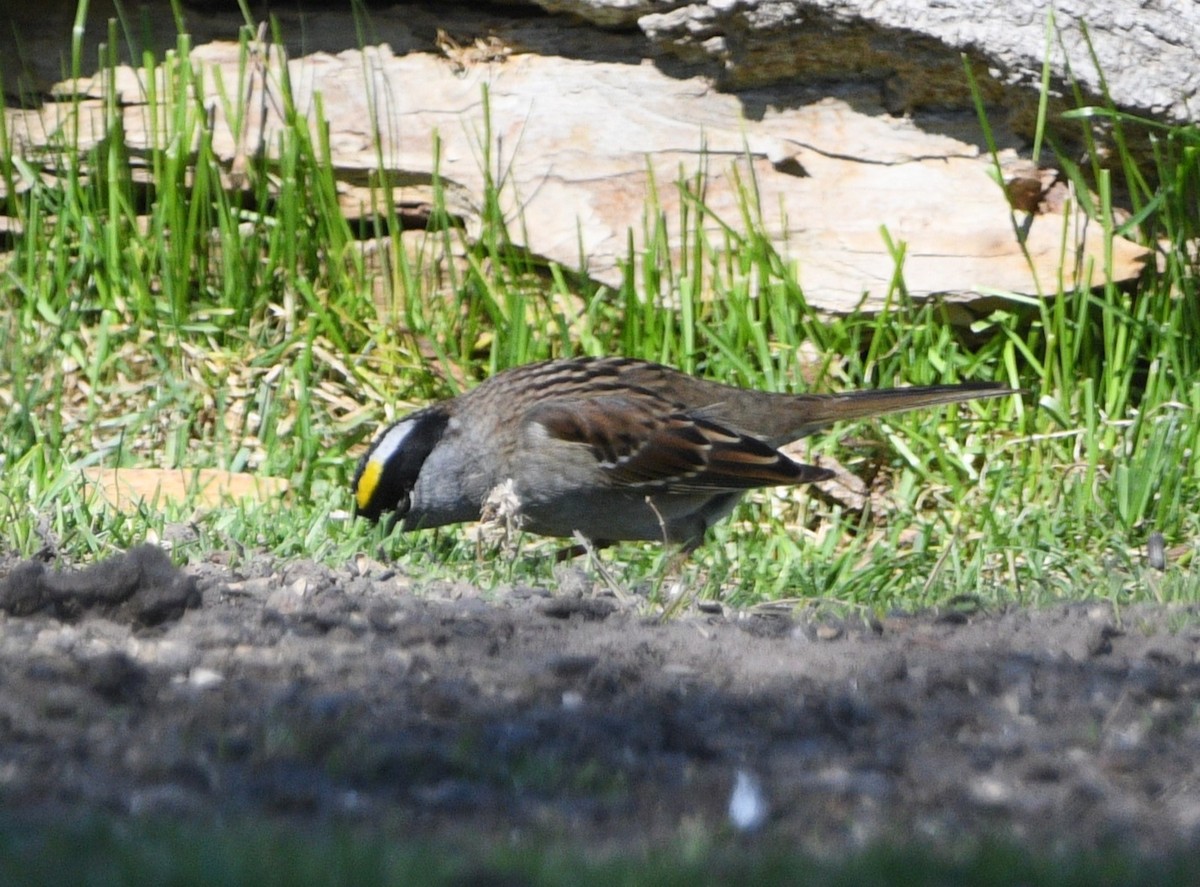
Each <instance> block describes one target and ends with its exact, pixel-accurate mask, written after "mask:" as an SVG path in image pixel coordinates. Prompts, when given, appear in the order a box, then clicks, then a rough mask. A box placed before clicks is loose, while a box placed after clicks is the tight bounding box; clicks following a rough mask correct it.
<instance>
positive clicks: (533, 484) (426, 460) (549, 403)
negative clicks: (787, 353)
mask: <svg viewBox="0 0 1200 887" xmlns="http://www.w3.org/2000/svg"><path fill="white" fill-rule="evenodd" d="M1013 393H1016V392H1015V391H1014V390H1013V389H1010V388H1007V387H1004V386H1003V385H999V384H995V383H990V382H967V383H959V384H951V385H935V386H930V387H910V388H892V389H882V390H866V391H852V392H848V393H843V394H785V393H777V392H767V391H759V390H755V389H749V388H740V387H736V386H733V385H726V384H723V383H720V382H715V381H710V380H707V379H703V378H700V377H697V376H692V375H689V374H687V373H684V372H681V371H679V370H676V369H672V368H671V367H668V366H664V365H662V364H657V363H652V362H649V361H645V360H638V359H635V358H629V357H577V358H560V359H556V360H547V361H541V362H538V363H531V364H525V365H522V366H517V367H514V368H512V369H508V370H504V371H502V372H500V373H497V374H495V375H494V376H492V377H490V378H488V379H487V380H485V381H483V382H481V383H480V384H479V385H477V386H476V387H475V388H472V389H470V390H469V391H467V392H465V393H463V394H460V395H458V396H457V397H453V398H450V399H448V400H442V401H438V402H435V403H433V404H431V405H429V406H426V407H424V408H423V409H419V410H417V411H416V412H414V413H411V414H409V415H407V416H405V417H404V418H402V419H400V420H399V421H397V422H395V423H393V424H391V425H389V426H388V427H387V428H385V429H384V430H383V431H382V432H381V433H380V434H379V435H378V436H377V437H376V438H375V440H374V441H373V443H372V444H371V445H370V447H369V449H368V450H367V452H366V454H365V455H364V456H363V457H362V459H361V460H360V461H359V463H358V467H357V470H356V471H355V474H354V480H353V494H354V501H355V511H356V513H357V514H358V515H360V516H362V517H364V518H366V519H368V520H371V521H378V520H380V519H381V518H383V516H384V515H385V514H389V515H390V523H391V524H393V525H394V524H395V523H396V522H399V524H400V525H401V527H402V529H404V530H418V529H429V528H433V527H439V526H444V525H447V524H454V523H463V522H469V521H476V520H479V519H480V517H481V515H482V514H483V513H484V511H485V507H486V505H487V503H488V502H489V497H490V496H493V495H494V493H495V491H497V490H499V489H502V488H507V489H508V490H509V491H510V492H511V493H512V494H513V495H514V496H515V508H516V515H515V517H516V522H517V525H518V526H519V527H520V529H521V530H522V531H526V532H531V533H535V534H538V535H543V536H555V537H564V538H578V536H580V535H581V536H582V537H583V538H584V539H586V540H588V541H589V542H590V543H591V544H593V545H595V546H596V547H603V546H607V545H610V544H613V543H616V542H621V541H636V540H641V541H660V542H665V543H670V544H677V545H681V546H683V547H684V549H685V550H691V549H694V548H695V547H696V546H698V545H699V544H701V542H702V540H703V538H704V536H705V534H706V533H707V532H708V530H709V528H710V527H712V526H713V525H714V524H716V523H717V522H718V521H720V520H722V519H723V518H725V517H727V516H728V515H729V513H730V512H731V511H732V510H733V508H734V506H735V505H736V504H737V503H738V501H739V500H740V499H741V498H742V496H743V495H744V494H745V493H746V492H747V491H748V490H753V489H756V488H762V487H775V486H792V485H797V484H809V483H814V482H817V481H823V480H828V479H830V478H831V477H833V472H831V471H829V470H828V469H825V468H820V467H816V466H813V465H805V464H803V463H801V462H796V461H794V460H793V459H791V458H789V457H788V456H786V455H784V454H783V453H781V452H779V448H780V447H781V446H783V445H784V444H787V443H790V442H791V441H794V440H797V439H799V438H802V437H805V436H806V435H809V434H812V433H813V432H815V431H818V430H820V429H822V428H826V427H828V426H830V425H832V424H833V423H835V422H839V421H842V420H846V419H859V418H865V417H871V416H877V415H880V414H883V413H890V412H896V411H900V410H910V409H915V408H920V407H930V406H937V405H941V404H950V403H957V402H960V401H966V400H972V399H975V398H983V397H997V396H1001V395H1005V394H1013Z"/></svg>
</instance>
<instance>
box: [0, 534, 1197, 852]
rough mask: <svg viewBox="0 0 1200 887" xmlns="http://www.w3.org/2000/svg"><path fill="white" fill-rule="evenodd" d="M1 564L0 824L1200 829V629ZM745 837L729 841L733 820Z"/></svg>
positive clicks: (1107, 620)
mask: <svg viewBox="0 0 1200 887" xmlns="http://www.w3.org/2000/svg"><path fill="white" fill-rule="evenodd" d="M56 570H57V568H54V567H51V568H44V567H43V566H42V565H41V564H38V563H34V562H26V563H24V564H18V563H17V562H16V561H15V560H14V559H11V558H10V559H8V560H0V611H2V612H0V799H2V803H3V806H4V809H5V810H6V811H7V812H8V813H17V814H21V813H28V814H30V815H35V816H40V815H45V814H53V815H57V813H58V812H63V811H70V812H71V813H75V814H77V813H80V812H85V811H95V812H99V813H102V814H104V815H109V814H116V815H117V816H128V817H139V816H164V815H170V816H181V817H184V818H188V817H204V818H206V819H207V818H209V817H211V816H212V815H214V814H215V815H222V816H225V815H228V816H237V815H240V814H249V815H251V816H259V815H279V816H284V817H301V818H315V819H319V821H323V822H324V821H338V820H342V819H345V820H350V821H367V822H390V823H393V824H395V825H397V827H399V828H402V829H403V831H404V833H405V834H408V835H420V834H423V833H428V834H430V835H435V836H436V835H441V836H446V835H453V834H462V833H463V832H464V831H469V832H470V833H473V834H478V835H492V836H496V837H505V838H511V837H512V836H520V835H526V836H532V837H537V836H550V837H561V836H570V837H571V838H572V839H581V840H584V841H587V842H588V843H589V846H595V847H603V848H612V849H614V850H618V851H619V850H626V849H628V850H634V849H640V848H646V847H649V846H653V845H655V844H658V843H660V842H664V841H668V842H669V841H673V840H679V839H681V838H683V839H686V838H687V836H688V835H709V836H718V837H719V836H720V835H722V834H730V833H731V832H733V831H735V829H734V826H733V825H732V823H731V819H730V812H729V805H730V799H731V793H732V791H733V788H734V786H735V784H736V783H737V782H738V781H739V776H738V774H739V773H740V774H741V778H740V781H741V782H742V783H743V790H742V792H741V793H740V794H739V804H740V807H739V809H740V813H739V815H740V816H742V817H743V820H742V821H743V824H744V825H747V826H748V828H747V831H753V833H754V835H755V836H756V837H754V838H748V839H750V840H757V839H758V838H759V837H769V838H777V839H780V840H782V841H785V842H787V844H788V845H789V846H795V847H797V848H804V849H808V850H813V851H816V852H818V853H819V854H821V855H822V856H828V855H831V854H834V855H836V854H838V853H840V852H843V851H847V850H853V849H855V848H857V847H860V846H863V845H865V844H869V843H871V842H875V841H888V842H892V841H919V842H921V843H923V844H931V843H932V844H933V845H935V846H939V845H951V844H953V843H954V842H959V841H961V840H963V839H970V838H973V837H979V836H992V837H1001V838H1007V839H1013V840H1017V841H1020V842H1023V843H1027V844H1028V845H1030V846H1031V847H1038V848H1043V849H1047V848H1050V849H1058V848H1062V847H1079V848H1089V847H1093V846H1097V845H1104V844H1107V843H1109V842H1113V841H1116V842H1118V843H1121V844H1130V845H1132V846H1134V847H1136V848H1137V849H1138V850H1140V851H1143V852H1150V853H1153V852H1157V851H1163V850H1176V849H1178V848H1180V847H1181V846H1184V847H1186V846H1192V847H1194V846H1195V845H1196V842H1197V840H1198V839H1200V753H1198V751H1197V750H1198V749H1200V664H1198V661H1200V655H1198V650H1200V644H1198V641H1200V621H1198V620H1200V610H1198V609H1196V608H1190V609H1186V610H1183V609H1178V608H1175V609H1168V608H1150V607H1129V608H1124V609H1121V610H1117V609H1115V608H1113V607H1112V606H1110V605H1105V604H1099V603H1093V604H1065V605H1062V606H1056V607H1052V608H1049V609H1044V610H1037V611H1031V610H1027V609H1014V610H1012V611H1009V612H998V613H963V612H961V611H954V612H945V613H941V614H936V613H930V614H921V615H912V616H905V615H896V616H889V617H887V618H883V619H881V620H878V621H875V620H866V621H859V620H857V619H854V620H848V621H847V620H842V621H838V620H836V619H826V618H815V617H809V618H803V617H801V618H795V617H793V616H791V615H787V614H778V615H773V614H761V613H760V614H738V613H730V612H726V613H711V614H695V615H690V616H685V617H683V618H679V619H677V620H674V621H671V622H669V623H667V624H659V623H656V622H654V621H651V620H647V619H645V618H643V617H640V616H639V615H637V614H636V613H635V612H633V611H632V610H631V609H630V608H628V607H626V606H622V605H621V604H619V603H618V602H617V601H616V600H615V599H613V598H611V597H608V596H606V595H604V594H603V593H601V592H594V591H592V590H591V589H584V590H582V591H580V590H579V589H576V590H575V591H574V592H571V591H568V590H566V589H563V588H560V589H536V588H511V589H505V590H502V591H499V592H496V593H493V594H491V595H489V596H488V599H486V600H485V599H484V598H482V597H481V596H480V595H479V594H478V593H477V592H475V591H474V590H472V589H470V588H466V587H458V586H452V585H445V586H441V587H429V588H420V589H418V588H413V587H412V586H411V585H410V583H409V582H408V580H406V579H405V578H404V577H403V576H401V575H398V574H394V573H389V572H388V571H387V569H386V568H384V567H382V566H381V565H377V564H372V565H368V566H366V567H365V568H364V567H362V566H349V567H347V568H345V569H342V570H331V569H328V568H326V567H323V566H319V565H316V564H313V563H308V562H285V563H279V562H274V561H272V560H271V559H269V558H262V559H258V560H252V561H250V566H249V567H245V568H242V569H240V570H236V571H235V570H231V569H229V568H227V567H224V566H220V565H216V564H204V565H199V566H194V567H189V568H187V569H186V570H184V571H182V572H181V571H177V570H175V568H173V567H172V566H171V565H170V563H169V561H167V559H166V557H165V556H164V555H163V554H162V553H161V552H160V551H158V550H157V549H153V548H140V549H135V550H134V551H132V552H131V553H130V554H129V555H126V556H123V557H121V558H117V559H115V560H113V561H110V562H106V563H105V564H102V565H98V566H93V567H90V568H88V569H85V570H82V571H63V572H57V571H56ZM760 813H761V814H763V816H762V821H761V822H755V820H756V819H758V818H759V814H760Z"/></svg>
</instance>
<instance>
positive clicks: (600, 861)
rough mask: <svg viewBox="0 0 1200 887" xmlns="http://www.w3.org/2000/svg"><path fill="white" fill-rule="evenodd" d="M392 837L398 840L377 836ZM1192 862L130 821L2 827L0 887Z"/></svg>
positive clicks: (1183, 877)
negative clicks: (604, 845)
mask: <svg viewBox="0 0 1200 887" xmlns="http://www.w3.org/2000/svg"><path fill="white" fill-rule="evenodd" d="M392 828H394V830H395V831H396V832H397V833H398V834H399V835H401V836H400V837H396V836H389V835H386V834H385V832H387V831H389V830H392ZM1196 862H1197V860H1196V855H1195V853H1194V851H1193V852H1190V853H1189V852H1179V853H1175V854H1171V855H1166V856H1164V857H1163V858H1160V859H1156V860H1148V859H1145V858H1141V857H1137V856H1134V855H1133V854H1130V853H1125V852H1121V851H1119V850H1108V851H1099V850H1097V851H1091V852H1086V853H1085V852H1075V853H1050V852H1044V853H1037V852H1030V851H1029V850H1028V848H1018V847H1015V846H1012V845H1008V844H1002V843H990V844H989V843H984V844H981V845H979V846H977V847H974V848H970V849H966V848H964V849H961V850H960V851H958V852H955V853H946V852H936V851H932V850H928V849H921V848H912V847H906V848H902V849H901V848H892V847H877V848H873V849H871V850H865V851H858V852H857V853H854V854H851V855H850V856H849V857H848V858H844V859H839V860H838V861H836V862H834V861H832V860H822V859H818V858H816V857H814V856H812V855H809V854H806V853H803V852H801V851H798V850H796V849H795V848H793V847H787V846H784V845H782V844H776V843H772V842H767V841H755V840H737V839H734V838H732V837H731V836H724V837H721V836H709V837H694V838H691V839H687V840H680V841H678V842H675V843H674V844H671V845H668V846H665V847H660V848H657V849H655V850H653V851H648V852H641V853H634V854H631V855H620V856H618V855H615V854H611V853H608V854H606V853H603V852H591V853H588V854H586V855H581V854H580V852H579V848H577V847H573V846H571V845H570V843H569V842H567V843H556V842H534V841H516V842H513V841H509V842H506V843H501V842H498V841H494V840H488V839H484V838H481V837H480V836H479V835H471V836H467V835H464V836H462V838H461V839H457V840H456V839H450V838H447V837H445V836H443V837H441V838H432V839H428V840H418V839H414V838H413V837H412V836H411V832H409V831H407V830H406V829H404V826H403V824H402V823H396V824H394V827H390V828H379V827H374V828H371V829H367V828H365V827H361V826H359V827H355V826H350V825H342V826H336V827H330V826H329V825H328V824H326V825H324V826H322V827H321V828H320V829H319V830H317V829H311V828H306V827H302V826H296V825H287V824H279V823H276V824H270V823H264V822H262V821H253V822H231V823H224V824H220V825H207V826H204V825H197V824H192V825H182V824H173V823H162V822H159V823H155V822H151V821H149V820H145V819H142V820H137V819H135V820H132V821H130V822H126V823H123V824H121V825H119V826H118V825H115V824H113V823H111V822H101V821H90V822H85V823H80V824H66V825H64V824H61V823H59V824H56V825H53V826H46V825H31V824H28V823H13V822H8V823H0V877H3V878H4V880H5V882H6V883H13V884H17V883H19V884H22V885H27V887H40V885H60V884H86V885H89V887H107V885H122V884H169V885H173V887H186V885H193V884H194V885H204V887H232V885H241V884H246V885H250V884H252V885H255V887H259V885H261V887H271V885H292V884H306V885H325V884H328V885H341V884H353V885H361V887H374V885H384V884H396V885H399V884H404V885H438V884H446V885H451V884H454V885H457V884H522V885H531V887H532V885H541V884H545V885H558V884H565V883H570V884H579V885H592V884H595V885H606V887H607V885H612V884H625V885H638V884H647V885H656V887H657V885H676V884H678V885H695V884H704V885H709V884H711V885H718V884H741V883H745V882H746V881H747V880H750V881H752V882H753V883H755V884H764V885H766V884H797V885H814V887H817V885H820V887H837V885H872V887H889V885H895V887H901V885H906V887H920V885H929V887H934V885H944V884H975V885H981V887H1003V885H1012V887H1016V885H1024V884H1038V885H1044V887H1076V885H1078V887H1084V885H1086V887H1118V885H1136V884H1160V885H1163V887H1174V885H1184V884H1191V883H1194V873H1195V866H1196Z"/></svg>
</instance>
